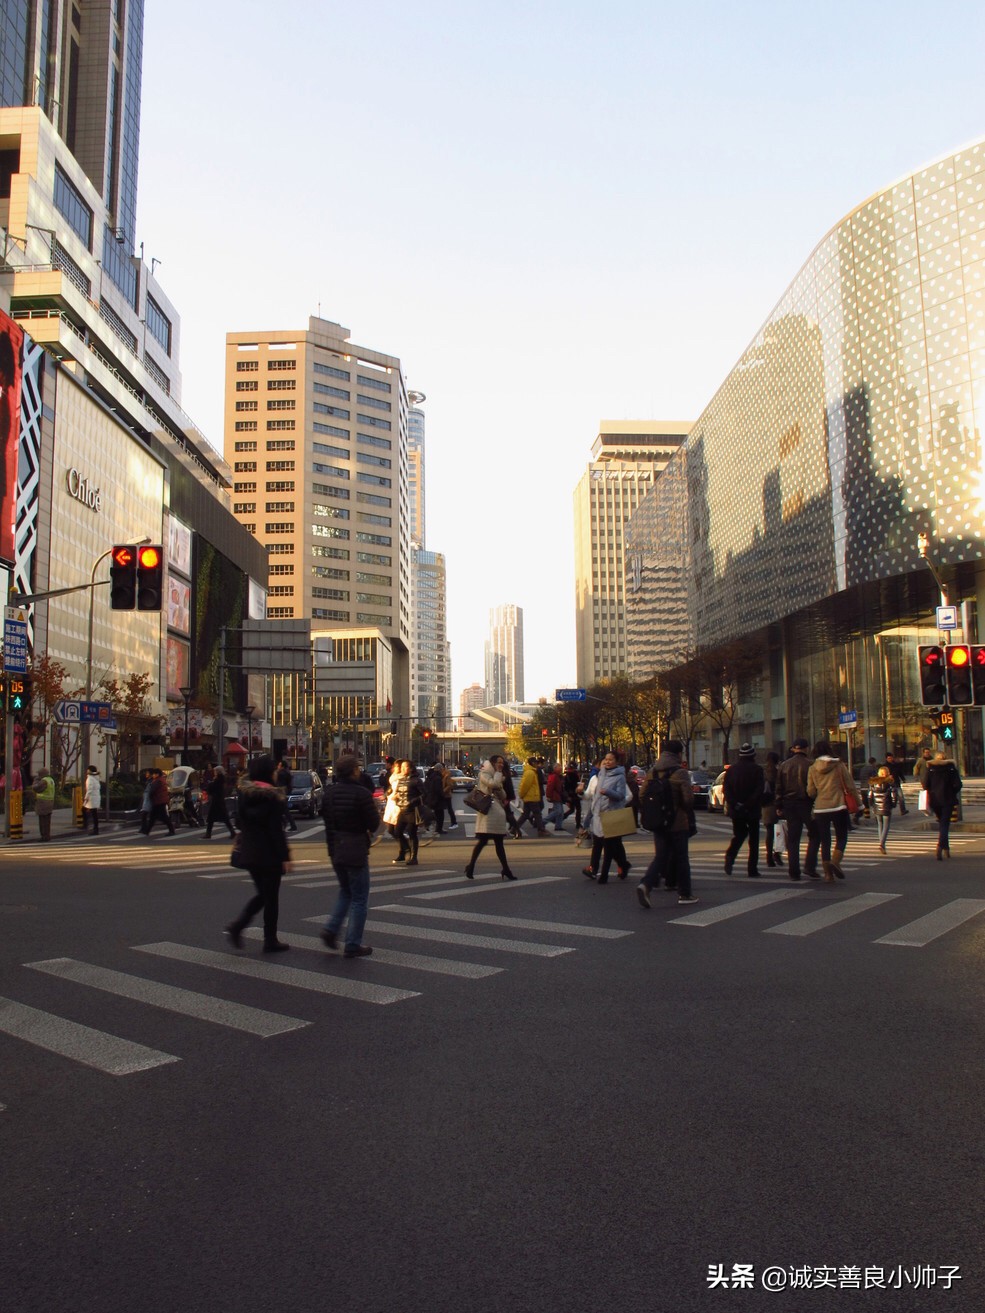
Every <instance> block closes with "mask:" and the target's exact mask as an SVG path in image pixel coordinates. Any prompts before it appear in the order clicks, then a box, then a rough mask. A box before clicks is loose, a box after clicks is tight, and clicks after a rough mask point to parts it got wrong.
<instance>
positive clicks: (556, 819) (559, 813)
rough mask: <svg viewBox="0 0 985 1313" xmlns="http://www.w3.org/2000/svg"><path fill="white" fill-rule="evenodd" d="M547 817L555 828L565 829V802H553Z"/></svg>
mask: <svg viewBox="0 0 985 1313" xmlns="http://www.w3.org/2000/svg"><path fill="white" fill-rule="evenodd" d="M547 819H548V820H549V821H550V823H551V824H552V825H553V826H554V828H555V830H563V829H564V803H563V802H552V803H551V812H550V815H549V816H548V818H547Z"/></svg>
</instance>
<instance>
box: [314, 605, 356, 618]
mask: <svg viewBox="0 0 985 1313" xmlns="http://www.w3.org/2000/svg"><path fill="white" fill-rule="evenodd" d="M311 617H312V619H313V620H348V619H349V612H348V611H326V610H325V608H324V607H323V606H313V607H312V608H311Z"/></svg>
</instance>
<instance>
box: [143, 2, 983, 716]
mask: <svg viewBox="0 0 985 1313" xmlns="http://www.w3.org/2000/svg"><path fill="white" fill-rule="evenodd" d="M274 20H275V21H274ZM983 47H985V6H983V5H982V4H981V3H980V0H979V3H971V2H966V0H959V2H954V0H942V2H941V3H939V4H937V5H936V6H934V7H933V8H931V7H929V6H927V5H926V4H916V3H912V0H897V2H896V3H893V2H891V0H886V2H885V3H883V2H881V0H879V2H876V0H855V3H841V2H840V0H833V2H830V3H826V4H824V5H819V6H811V7H807V6H798V5H790V4H789V3H787V2H785V3H762V2H760V0H749V2H748V3H747V4H745V5H741V6H740V5H736V4H734V0H729V2H727V3H724V2H723V3H718V2H717V0H713V2H707V0H706V2H705V3H701V0H698V2H697V3H692V4H690V5H689V6H688V7H686V9H685V7H684V6H681V5H679V4H678V3H674V4H665V3H663V0H650V2H649V3H635V2H633V0H609V3H608V4H607V5H605V6H601V5H598V4H597V3H594V2H593V3H582V0H573V2H572V3H558V2H557V0H540V3H538V4H535V5H530V4H529V3H522V4H521V3H496V0H487V2H486V3H482V4H479V3H473V2H472V0H456V2H455V3H451V2H450V0H442V2H441V3H434V2H430V3H429V2H428V0H423V3H419V4H416V5H408V4H406V3H405V2H404V3H392V2H391V0H381V2H380V3H376V4H374V5H372V6H366V5H360V4H354V3H352V0H349V3H346V4H344V5H342V4H337V3H334V0H293V2H292V3H290V4H284V5H280V6H278V7H276V9H275V8H274V7H273V6H271V5H268V4H262V3H259V2H258V0H237V3H235V4H233V3H231V2H230V0H210V3H209V4H201V3H200V2H199V3H194V4H193V3H191V2H190V0H167V3H164V0H147V2H146V12H145V29H144V66H143V101H142V116H141V140H140V175H139V210H138V240H139V241H142V242H143V243H144V250H145V256H146V258H147V259H148V260H150V259H151V258H155V259H157V260H159V261H160V265H159V267H158V270H157V276H158V278H159V279H160V281H161V284H162V286H163V288H164V290H165V291H166V292H167V294H168V296H169V297H170V298H171V299H172V301H173V302H174V304H175V306H176V308H177V309H178V312H179V314H180V316H181V366H182V374H183V392H182V405H183V407H184V409H185V411H186V412H187V413H188V414H189V415H190V416H191V417H192V419H193V420H194V421H195V422H196V423H197V424H198V425H199V427H200V428H201V429H202V431H203V433H204V434H205V435H206V437H208V438H209V439H210V440H211V441H212V442H213V443H214V445H215V446H217V447H218V448H220V449H221V447H222V423H223V415H222V397H223V367H224V343H225V335H226V333H227V332H232V331H237V332H247V331H252V330H257V331H260V330H264V329H290V328H298V329H301V328H304V327H306V326H307V322H308V318H309V316H311V315H318V314H320V315H321V316H322V317H323V318H325V319H330V320H334V321H335V322H337V323H341V324H343V325H345V327H346V328H348V329H350V330H351V340H352V341H353V342H354V343H357V344H359V345H362V346H368V347H372V348H374V349H376V350H380V351H385V352H387V353H389V354H392V355H395V356H399V357H400V360H401V363H402V366H403V370H404V374H405V377H406V379H407V383H408V386H409V387H410V388H413V389H417V390H420V391H422V392H424V393H426V394H427V402H426V403H425V406H424V409H425V411H426V415H427V438H426V494H427V527H426V539H427V541H426V546H427V547H428V548H429V549H430V550H432V551H439V552H443V553H444V554H445V556H446V559H447V567H448V636H449V639H450V642H451V655H452V698H453V706H454V708H455V709H456V710H457V705H458V695H459V692H460V690H461V689H462V688H464V687H466V686H467V685H469V684H471V683H472V682H473V681H476V682H479V683H483V682H484V674H483V641H484V639H485V638H486V636H487V634H488V617H489V610H490V608H491V607H494V606H497V605H501V604H503V603H507V602H511V603H516V604H518V605H519V606H521V607H523V611H524V629H525V651H524V657H525V665H526V687H525V695H526V697H527V699H528V700H535V699H536V698H537V697H539V696H546V697H549V698H553V695H554V690H555V689H556V688H558V687H570V686H573V685H574V684H575V679H576V670H575V640H574V633H575V610H574V567H573V560H574V545H573V540H574V527H573V515H572V494H573V492H574V489H575V486H576V485H577V483H578V480H579V479H580V477H581V475H582V474H583V473H584V470H585V467H586V465H587V464H588V461H589V460H590V452H591V445H592V441H593V439H594V437H595V435H596V433H597V432H598V427H599V422H600V421H601V420H603V419H606V420H612V419H658V420H661V419H664V420H694V419H696V418H697V417H698V415H699V414H700V413H701V411H702V410H703V409H704V407H705V406H706V405H707V404H708V402H709V401H710V400H711V397H712V396H713V394H714V392H715V391H716V389H717V388H718V387H719V385H720V384H721V383H722V382H723V380H724V378H725V376H726V375H727V373H728V371H729V370H730V369H731V367H732V365H733V364H734V363H735V361H736V360H737V359H738V357H739V356H740V355H741V353H742V351H743V349H744V348H745V346H746V345H747V343H748V342H749V341H750V340H751V339H752V338H753V337H754V336H755V334H756V332H757V330H758V329H759V327H760V325H761V324H762V323H763V321H764V320H765V319H766V317H767V315H768V314H769V312H770V310H771V309H772V307H773V305H774V304H775V303H776V302H777V301H778V300H779V299H780V296H781V295H782V293H783V291H784V290H785V288H786V287H787V286H788V284H789V283H790V282H791V281H792V279H793V278H794V276H795V275H796V273H797V271H798V269H799V268H800V266H801V265H802V264H803V263H804V262H805V260H806V259H807V257H808V256H809V254H810V252H811V251H812V250H813V249H814V247H815V246H816V245H817V244H818V242H819V241H820V240H821V238H822V237H823V236H824V234H825V233H826V232H827V231H828V230H829V229H830V228H831V227H832V226H833V225H834V224H836V223H837V222H839V220H840V219H841V218H842V217H844V215H845V214H847V213H848V212H849V211H850V210H852V209H854V208H855V207H856V206H857V205H859V204H860V203H861V202H862V201H864V200H865V199H866V198H867V197H868V196H870V195H872V194H873V193H874V192H877V191H880V190H882V189H883V187H885V186H887V185H888V184H890V183H892V182H893V181H895V180H896V179H897V178H899V177H902V176H904V175H906V174H909V173H911V172H914V171H915V170H916V169H918V168H919V167H921V166H922V165H924V164H927V163H930V162H931V161H932V160H934V159H936V158H938V157H940V156H943V155H946V154H948V153H950V152H951V151H953V150H956V149H957V148H959V147H961V146H963V145H965V144H967V143H968V142H970V141H973V140H976V139H978V138H980V137H982V136H985V78H983V77H982V73H981V70H982V66H983V61H982V56H983Z"/></svg>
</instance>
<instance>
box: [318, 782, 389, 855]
mask: <svg viewBox="0 0 985 1313" xmlns="http://www.w3.org/2000/svg"><path fill="white" fill-rule="evenodd" d="M322 819H323V820H324V822H325V841H326V843H327V844H328V850H329V852H331V851H332V837H333V835H335V834H337V833H343V834H358V835H361V836H362V838H363V839H365V841H366V848H365V853H364V856H365V855H366V854H368V853H369V836H370V835H371V834H373V833H374V832H375V831H376V830H378V829H379V828H380V813H379V811H378V810H377V807H376V803H375V802H374V801H373V795H372V794H371V793H370V791H369V789H365V788H363V786H362V785H361V784H357V783H356V781H355V780H336V781H335V782H334V783H333V784H330V785H329V786H328V788H327V789H326V790H325V794H324V797H323V798H322Z"/></svg>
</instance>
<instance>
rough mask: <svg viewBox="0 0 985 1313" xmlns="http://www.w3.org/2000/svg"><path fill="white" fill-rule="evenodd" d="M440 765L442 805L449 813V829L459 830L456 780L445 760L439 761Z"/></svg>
mask: <svg viewBox="0 0 985 1313" xmlns="http://www.w3.org/2000/svg"><path fill="white" fill-rule="evenodd" d="M438 765H439V766H440V768H441V788H442V794H443V796H442V806H443V808H444V810H445V811H446V812H447V813H448V828H449V830H457V829H458V821H457V820H456V819H455V803H454V796H455V781H454V780H453V779H452V775H451V771H450V770H449V769H448V767H447V766H446V765H445V764H444V763H443V762H439V763H438ZM443 819H444V817H443V816H442V820H443Z"/></svg>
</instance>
